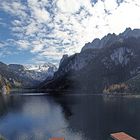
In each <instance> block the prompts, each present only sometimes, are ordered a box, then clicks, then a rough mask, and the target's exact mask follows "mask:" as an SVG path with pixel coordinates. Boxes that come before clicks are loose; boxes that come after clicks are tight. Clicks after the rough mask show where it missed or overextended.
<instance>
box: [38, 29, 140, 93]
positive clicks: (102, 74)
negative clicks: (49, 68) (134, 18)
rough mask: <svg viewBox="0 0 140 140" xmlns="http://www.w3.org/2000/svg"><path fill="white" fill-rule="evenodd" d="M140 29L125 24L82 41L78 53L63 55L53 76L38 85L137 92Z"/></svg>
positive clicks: (64, 88)
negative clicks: (112, 30)
mask: <svg viewBox="0 0 140 140" xmlns="http://www.w3.org/2000/svg"><path fill="white" fill-rule="evenodd" d="M139 84H140V29H133V30H132V29H131V28H127V29H126V30H125V31H124V32H123V33H120V34H119V35H116V34H114V33H113V34H108V35H106V36H104V37H103V38H102V39H98V38H96V39H94V40H93V41H92V42H89V43H87V44H85V46H84V47H83V48H82V50H81V52H80V53H76V54H74V55H71V56H68V55H64V56H63V58H62V59H61V61H60V65H59V68H58V70H57V71H56V72H55V74H54V76H53V78H52V79H51V80H49V81H46V82H43V83H42V84H41V85H40V88H41V89H47V90H52V89H55V90H68V89H70V90H82V91H84V90H88V91H91V92H93V93H103V92H105V93H110V92H111V93H112V92H114V93H118V92H133V93H135V92H139V91H140V88H139Z"/></svg>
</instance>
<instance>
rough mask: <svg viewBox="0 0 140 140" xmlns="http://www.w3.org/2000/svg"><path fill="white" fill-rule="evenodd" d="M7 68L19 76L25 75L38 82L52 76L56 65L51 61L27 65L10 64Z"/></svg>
mask: <svg viewBox="0 0 140 140" xmlns="http://www.w3.org/2000/svg"><path fill="white" fill-rule="evenodd" d="M9 68H10V69H11V70H13V71H15V73H16V74H18V75H20V76H21V77H27V78H30V79H32V80H36V81H40V82H42V81H44V80H46V79H47V78H49V79H50V78H51V77H53V74H54V72H55V71H56V70H57V68H56V66H55V65H53V64H51V63H44V64H28V65H17V64H10V65H9Z"/></svg>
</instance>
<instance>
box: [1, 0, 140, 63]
mask: <svg viewBox="0 0 140 140" xmlns="http://www.w3.org/2000/svg"><path fill="white" fill-rule="evenodd" d="M0 8H1V9H2V10H3V11H5V12H7V13H9V14H11V15H12V16H14V19H13V20H12V21H11V23H12V26H11V31H12V33H13V35H14V36H15V37H16V38H17V41H16V40H15V42H14V44H15V45H16V46H19V48H20V49H26V50H27V49H28V50H29V51H30V52H31V53H36V54H37V57H36V58H37V59H38V60H39V61H44V60H45V59H47V60H50V61H58V60H60V58H61V57H62V55H63V54H64V53H67V54H73V53H75V52H79V51H80V50H81V48H82V47H83V46H84V44H85V43H87V42H90V41H92V40H93V39H94V38H97V37H99V38H101V37H103V36H104V35H106V34H107V33H109V32H110V33H113V32H115V33H117V34H118V33H120V32H122V31H123V30H125V28H126V27H131V28H140V15H139V13H140V1H139V0H98V1H97V2H96V4H91V1H90V0H52V2H50V1H48V0H40V1H38V0H27V2H26V4H25V3H21V2H20V1H18V0H13V1H12V2H11V1H10V0H5V1H1V3H0ZM0 22H2V20H0ZM41 57H42V58H41Z"/></svg>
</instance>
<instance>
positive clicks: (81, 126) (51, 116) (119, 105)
mask: <svg viewBox="0 0 140 140" xmlns="http://www.w3.org/2000/svg"><path fill="white" fill-rule="evenodd" d="M118 131H124V132H126V133H128V134H130V135H132V136H134V137H135V138H137V139H140V98H126V97H123V98H122V97H111V98H109V97H103V96H94V95H79V94H77V95H67V96H63V97H62V96H58V97H55V98H54V97H50V96H0V134H1V135H3V136H4V137H6V138H7V139H8V140H48V138H50V137H52V136H57V137H59V136H62V137H65V139H66V140H107V139H108V138H109V134H110V133H112V132H118Z"/></svg>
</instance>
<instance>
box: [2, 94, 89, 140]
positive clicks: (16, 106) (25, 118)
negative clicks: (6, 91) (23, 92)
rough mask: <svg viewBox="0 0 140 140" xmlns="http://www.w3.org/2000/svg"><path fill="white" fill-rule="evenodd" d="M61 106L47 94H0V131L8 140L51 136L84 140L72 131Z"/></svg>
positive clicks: (27, 139) (39, 139) (70, 139)
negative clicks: (20, 95) (40, 95)
mask: <svg viewBox="0 0 140 140" xmlns="http://www.w3.org/2000/svg"><path fill="white" fill-rule="evenodd" d="M64 110H65V108H62V106H61V104H58V103H57V102H55V101H54V100H53V99H52V98H51V97H47V96H42V97H39V96H34V97H33V96H32V97H31V96H30V97H28V96H26V97H24V96H22V97H19V96H7V97H5V96H1V97H0V113H1V114H0V133H1V134H2V135H3V136H5V137H6V138H7V139H9V140H19V139H20V140H25V139H26V140H45V139H46V140H47V139H49V138H50V137H52V136H58V137H59V136H60V137H65V138H66V139H67V140H86V138H84V137H83V135H82V134H81V133H80V131H78V132H73V130H72V129H71V128H70V127H69V123H68V120H67V119H66V118H65V115H64V114H65V113H64V112H65V111H64Z"/></svg>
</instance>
